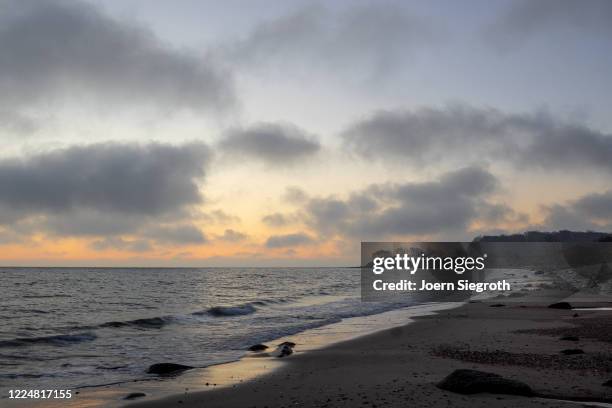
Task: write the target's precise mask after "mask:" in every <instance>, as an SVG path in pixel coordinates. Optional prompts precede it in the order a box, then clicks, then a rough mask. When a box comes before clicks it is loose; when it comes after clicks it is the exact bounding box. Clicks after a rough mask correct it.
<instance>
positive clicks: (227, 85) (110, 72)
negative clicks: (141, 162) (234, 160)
mask: <svg viewBox="0 0 612 408" xmlns="http://www.w3.org/2000/svg"><path fill="white" fill-rule="evenodd" d="M0 7H1V10H2V12H1V13H0V14H1V17H0V93H1V94H2V106H0V108H2V107H3V109H10V110H17V111H19V110H20V109H21V108H26V109H27V110H31V108H32V107H33V106H38V107H40V108H45V109H46V108H48V106H49V104H50V102H54V101H56V100H58V99H62V100H64V99H65V100H70V101H72V102H74V103H78V104H82V103H83V102H84V101H96V102H101V103H103V104H104V105H108V104H112V105H114V106H116V105H127V104H131V105H133V106H136V107H140V106H143V105H145V106H146V105H151V106H154V107H159V108H161V109H163V110H164V111H167V110H174V109H181V108H188V109H192V110H194V111H197V112H202V111H211V110H212V111H214V112H220V111H223V110H225V109H227V108H228V107H230V106H232V105H233V104H234V99H235V97H234V91H233V85H232V83H231V81H230V80H229V79H228V78H229V75H228V73H227V72H224V71H223V70H222V69H220V68H219V67H218V66H217V64H215V63H214V62H213V61H211V60H207V59H204V58H201V57H199V56H196V55H195V54H190V53H188V52H185V51H182V50H181V51H179V50H176V49H173V48H170V47H168V46H167V45H166V44H164V43H163V42H162V41H160V40H159V39H158V38H157V37H156V36H155V35H154V34H153V33H152V32H151V31H149V30H147V29H146V28H143V27H139V26H137V25H134V24H131V23H128V22H125V21H119V20H116V19H113V18H111V17H109V16H108V15H107V14H105V13H104V12H103V11H101V10H100V9H99V8H97V7H95V6H93V5H91V4H88V3H84V2H79V1H67V0H66V1H64V0H50V1H44V2H40V1H34V0H8V1H5V2H3V3H2V6H0ZM0 110H1V109H0ZM25 123H26V124H27V122H25ZM17 125H18V126H22V125H20V124H19V123H17ZM28 126H29V125H28Z"/></svg>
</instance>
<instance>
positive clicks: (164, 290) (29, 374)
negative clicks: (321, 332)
mask: <svg viewBox="0 0 612 408" xmlns="http://www.w3.org/2000/svg"><path fill="white" fill-rule="evenodd" d="M359 283H360V270H359V269H351V268H314V269H313V268H203V269H140V268H125V269H119V268H116V269H115V268H0V299H1V302H2V307H1V309H0V322H2V325H1V326H0V386H1V387H2V388H5V389H9V388H24V387H26V386H27V388H28V389H36V388H39V389H41V388H54V389H60V388H65V389H74V388H78V387H83V386H95V385H102V384H109V383H116V382H123V381H130V380H134V379H142V378H147V377H148V375H147V374H145V371H146V369H147V367H148V366H149V365H151V364H154V363H159V362H174V363H181V364H186V365H191V366H196V367H204V366H209V365H212V364H217V363H222V362H228V361H232V360H236V359H238V358H240V357H241V356H242V355H244V354H245V350H246V348H247V347H249V346H250V345H252V344H255V343H259V342H266V341H270V340H274V339H277V338H280V337H285V336H287V335H292V334H296V333H299V332H302V331H304V330H308V329H312V328H316V327H321V326H325V325H329V324H331V323H335V322H338V321H340V320H342V319H344V318H348V317H355V316H365V315H373V314H377V313H382V312H385V311H388V310H392V309H397V308H401V307H404V306H408V305H410V304H413V303H414V301H413V300H411V298H409V297H406V299H405V300H402V302H395V303H365V302H361V301H360V292H359Z"/></svg>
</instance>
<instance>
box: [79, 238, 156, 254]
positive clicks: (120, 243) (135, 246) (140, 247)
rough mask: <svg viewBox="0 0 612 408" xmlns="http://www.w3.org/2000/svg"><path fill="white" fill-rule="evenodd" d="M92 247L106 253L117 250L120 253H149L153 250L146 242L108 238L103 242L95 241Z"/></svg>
mask: <svg viewBox="0 0 612 408" xmlns="http://www.w3.org/2000/svg"><path fill="white" fill-rule="evenodd" d="M90 247H91V248H92V249H94V250H96V251H106V250H109V249H115V250H119V251H129V252H147V251H150V250H151V249H153V247H152V246H151V243H150V242H149V241H146V240H140V239H136V240H125V239H123V238H120V237H107V238H104V239H101V240H97V241H94V242H92V243H91V244H90Z"/></svg>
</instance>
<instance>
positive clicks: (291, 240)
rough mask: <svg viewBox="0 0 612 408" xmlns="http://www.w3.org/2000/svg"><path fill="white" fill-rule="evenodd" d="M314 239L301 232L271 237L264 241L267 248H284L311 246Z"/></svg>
mask: <svg viewBox="0 0 612 408" xmlns="http://www.w3.org/2000/svg"><path fill="white" fill-rule="evenodd" d="M313 242H314V239H313V238H312V237H311V236H310V235H307V234H305V233H303V232H296V233H294V234H286V235H272V236H271V237H269V238H268V239H267V241H266V247H268V248H285V247H294V246H301V245H308V244H312V243H313Z"/></svg>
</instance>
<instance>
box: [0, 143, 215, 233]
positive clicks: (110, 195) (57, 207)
mask: <svg viewBox="0 0 612 408" xmlns="http://www.w3.org/2000/svg"><path fill="white" fill-rule="evenodd" d="M209 160H210V152H209V150H208V148H207V147H206V146H205V145H203V144H201V143H190V144H184V145H180V146H173V145H166V144H156V143H151V144H145V145H140V144H121V143H104V144H94V145H89V146H75V147H69V148H66V149H59V150H53V151H50V152H46V153H39V154H34V155H29V156H26V157H22V158H4V159H1V160H0V190H1V191H2V194H1V195H0V223H1V224H3V225H4V226H5V227H6V228H10V229H12V230H16V229H25V228H27V229H28V230H29V232H30V233H36V232H44V233H49V234H52V235H57V236H100V237H117V238H116V241H115V242H119V241H117V240H119V239H120V238H119V236H120V235H124V234H129V235H130V236H134V235H138V234H141V235H142V236H144V237H145V238H146V239H151V240H154V241H156V242H172V243H203V242H205V241H206V239H205V237H204V235H203V234H202V232H201V231H199V230H198V229H197V228H195V227H192V226H190V225H187V224H186V223H185V220H188V219H189V218H190V217H191V213H192V208H193V207H194V206H197V205H199V204H201V203H202V202H203V197H202V194H201V193H200V190H199V187H198V184H199V183H200V182H201V181H202V180H203V178H204V175H205V167H206V166H207V164H208V161H209ZM160 225H161V226H163V225H174V226H172V227H161V226H160ZM107 243H108V242H107Z"/></svg>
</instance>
